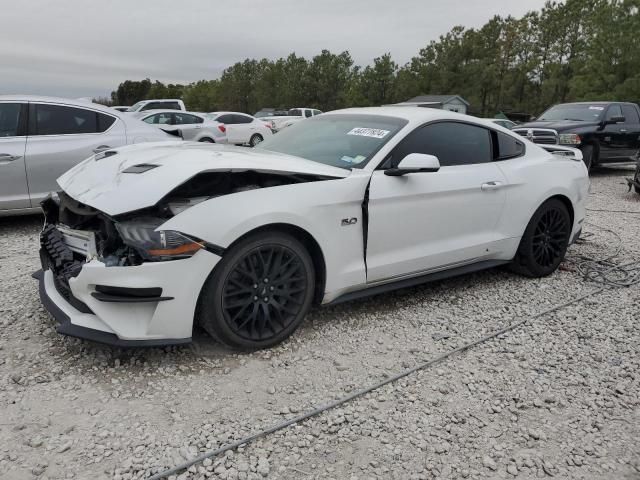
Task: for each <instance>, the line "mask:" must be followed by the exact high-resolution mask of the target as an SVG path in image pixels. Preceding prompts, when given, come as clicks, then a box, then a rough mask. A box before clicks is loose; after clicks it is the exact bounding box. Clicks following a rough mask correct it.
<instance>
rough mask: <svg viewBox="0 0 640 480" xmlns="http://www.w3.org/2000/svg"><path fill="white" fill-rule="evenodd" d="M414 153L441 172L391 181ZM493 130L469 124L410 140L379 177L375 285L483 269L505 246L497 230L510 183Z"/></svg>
mask: <svg viewBox="0 0 640 480" xmlns="http://www.w3.org/2000/svg"><path fill="white" fill-rule="evenodd" d="M409 153H424V154H429V155H434V156H436V157H438V159H439V160H440V164H441V168H440V170H439V171H438V172H419V173H410V174H407V175H404V176H399V177H395V176H387V175H385V173H384V169H385V167H386V168H388V167H395V166H397V164H398V163H399V162H400V160H402V159H403V158H404V157H406V156H407V155H408V154H409ZM492 160H493V158H492V142H491V136H490V132H489V130H487V129H485V128H482V127H479V126H475V125H471V124H466V123H461V122H440V123H434V124H430V125H426V126H423V127H420V128H418V129H416V130H414V131H413V132H412V133H410V134H409V135H408V136H407V137H406V138H405V139H404V140H403V141H402V142H401V143H400V144H399V145H398V146H397V147H396V148H395V149H394V151H393V152H392V153H391V155H390V156H389V157H388V158H387V159H386V160H385V162H384V163H383V166H382V168H381V169H378V170H376V171H375V172H374V173H373V175H372V177H371V184H370V187H369V227H368V245H367V252H366V259H367V282H368V283H376V282H384V281H391V280H396V279H397V280H399V279H401V278H402V277H411V276H417V275H420V274H422V273H428V272H430V271H437V270H440V269H446V268H453V267H455V266H461V265H465V264H469V263H474V262H476V261H481V260H483V259H485V258H488V257H490V256H491V255H492V254H494V253H496V251H497V250H498V248H499V244H500V241H501V240H502V239H503V238H502V236H501V235H500V233H499V232H497V229H496V226H497V224H498V222H499V221H500V218H501V216H502V212H503V209H504V204H505V189H504V187H505V186H506V184H507V179H506V177H505V176H504V175H503V174H502V172H501V170H500V169H499V168H498V166H497V165H496V164H495V163H493V161H492Z"/></svg>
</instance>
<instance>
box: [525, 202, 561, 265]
mask: <svg viewBox="0 0 640 480" xmlns="http://www.w3.org/2000/svg"><path fill="white" fill-rule="evenodd" d="M568 233H569V224H568V222H567V219H566V216H565V215H563V214H562V212H561V211H560V210H558V209H547V210H546V211H545V212H544V213H543V214H542V217H541V218H540V220H539V221H538V224H537V225H536V229H535V233H534V234H533V241H532V246H533V255H534V258H535V261H536V263H537V264H538V265H540V266H541V267H543V268H549V267H550V266H552V265H554V264H555V263H556V262H557V261H558V260H561V259H562V256H563V251H564V250H563V249H564V248H566V238H567V235H568Z"/></svg>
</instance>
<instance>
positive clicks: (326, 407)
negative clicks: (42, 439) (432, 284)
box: [148, 286, 607, 480]
mask: <svg viewBox="0 0 640 480" xmlns="http://www.w3.org/2000/svg"><path fill="white" fill-rule="evenodd" d="M606 288H607V287H605V286H603V287H601V288H599V289H597V290H594V291H591V292H589V293H586V294H584V295H581V296H579V297H576V298H574V299H572V300H569V301H567V302H564V303H560V304H557V305H554V306H553V307H550V308H548V309H546V310H543V311H541V312H538V313H535V314H533V315H528V316H526V317H524V318H522V319H520V320H518V321H517V322H515V323H513V324H511V325H509V326H507V327H504V328H501V329H500V330H496V331H495V332H493V333H490V334H488V335H485V336H483V337H481V338H479V339H477V340H474V341H473V342H470V343H467V344H465V345H462V346H460V347H457V348H455V349H454V350H451V351H449V352H446V353H444V354H442V355H439V356H437V357H435V358H433V359H431V360H428V361H426V362H423V363H421V364H419V365H416V366H415V367H412V368H409V369H407V370H404V371H402V372H400V373H398V374H397V375H394V376H392V377H388V378H386V379H385V380H382V381H380V382H378V383H375V384H373V385H371V386H369V387H366V388H363V389H361V390H358V391H356V392H354V393H351V394H349V395H347V396H345V397H342V398H340V399H338V400H334V401H332V402H329V403H327V404H325V405H322V406H320V407H316V408H314V409H313V410H310V411H308V412H306V413H303V414H301V415H298V416H297V417H294V418H291V419H289V420H286V421H284V422H280V423H276V424H274V425H272V426H271V427H268V428H266V429H264V430H261V431H259V432H256V433H254V434H252V435H249V436H247V437H245V438H241V439H240V440H236V441H235V442H232V443H229V444H227V445H224V446H222V447H220V448H217V449H215V450H211V451H209V452H206V453H203V454H202V455H200V456H198V457H196V458H194V459H192V460H189V461H188V462H184V463H182V464H180V465H176V466H175V467H173V468H170V469H168V470H165V471H163V472H160V473H157V474H155V475H153V476H151V477H149V478H148V480H161V479H163V478H167V477H168V476H169V475H173V474H176V473H179V472H182V471H184V470H187V469H189V467H191V466H193V465H195V464H196V463H200V462H202V461H204V460H206V459H207V458H212V457H216V456H218V455H220V454H222V453H224V452H226V451H228V450H233V449H235V448H238V447H240V446H241V445H246V444H248V443H250V442H252V441H254V440H257V439H259V438H262V437H265V436H267V435H269V434H271V433H274V432H277V431H278V430H282V429H284V428H287V427H289V426H291V425H293V424H296V423H299V422H302V421H304V420H308V419H309V418H311V417H315V416H317V415H320V414H321V413H324V412H326V411H327V410H331V409H333V408H336V407H339V406H340V405H343V404H345V403H347V402H350V401H351V400H354V399H356V398H359V397H362V396H364V395H366V394H367V393H370V392H372V391H374V390H377V389H379V388H381V387H383V386H385V385H388V384H389V383H393V382H396V381H398V380H400V379H401V378H404V377H406V376H408V375H411V374H412V373H415V372H417V371H419V370H424V369H425V368H428V367H431V366H433V365H435V364H437V363H439V362H442V361H443V360H446V359H447V358H449V357H451V356H453V355H456V354H458V353H462V352H464V351H466V350H469V349H470V348H473V347H475V346H477V345H480V344H482V343H485V342H487V341H489V340H491V339H493V338H496V337H498V336H500V335H502V334H504V333H507V332H510V331H512V330H515V329H516V328H518V327H519V326H521V325H523V324H525V323H526V322H528V321H529V320H534V319H536V318H539V317H542V316H545V315H548V314H549V313H552V312H555V311H557V310H560V309H562V308H565V307H568V306H569V305H573V304H575V303H578V302H581V301H583V300H585V299H586V298H589V297H592V296H594V295H597V294H599V293H600V292H602V291H604V290H605V289H606Z"/></svg>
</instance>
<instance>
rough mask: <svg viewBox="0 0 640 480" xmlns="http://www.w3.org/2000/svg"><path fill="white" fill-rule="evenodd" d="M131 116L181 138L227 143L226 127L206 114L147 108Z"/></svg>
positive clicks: (193, 140)
mask: <svg viewBox="0 0 640 480" xmlns="http://www.w3.org/2000/svg"><path fill="white" fill-rule="evenodd" d="M133 116H134V117H135V118H138V119H140V120H142V121H143V122H145V123H148V124H149V125H154V126H156V127H158V128H159V129H160V130H163V131H165V132H167V133H171V134H174V135H179V136H181V137H182V139H183V140H188V141H191V142H205V143H227V127H226V126H224V125H223V124H221V123H220V122H217V121H215V120H212V119H211V118H209V117H208V116H207V115H206V114H199V113H192V112H182V111H180V110H147V111H144V112H139V113H134V114H133Z"/></svg>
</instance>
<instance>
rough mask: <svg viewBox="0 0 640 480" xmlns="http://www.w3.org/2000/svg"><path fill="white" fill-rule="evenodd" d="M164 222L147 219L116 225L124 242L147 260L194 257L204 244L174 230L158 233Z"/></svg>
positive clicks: (156, 219)
mask: <svg viewBox="0 0 640 480" xmlns="http://www.w3.org/2000/svg"><path fill="white" fill-rule="evenodd" d="M163 223H164V220H162V219H158V218H147V219H140V220H132V221H126V222H119V223H116V229H117V230H118V233H120V237H121V238H122V241H123V242H124V243H125V244H126V245H129V246H130V247H133V248H135V249H136V250H137V251H138V252H139V253H140V255H141V256H142V257H143V258H144V259H145V260H176V259H179V258H188V257H191V256H193V254H195V253H196V252H197V251H198V250H200V249H201V248H203V245H204V242H202V241H200V240H196V239H194V238H191V237H188V236H187V235H185V234H183V233H180V232H176V231H173V230H159V231H156V228H158V227H159V226H160V225H162V224H163Z"/></svg>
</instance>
